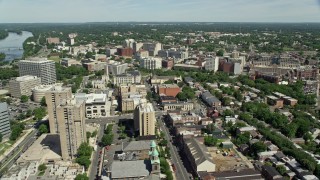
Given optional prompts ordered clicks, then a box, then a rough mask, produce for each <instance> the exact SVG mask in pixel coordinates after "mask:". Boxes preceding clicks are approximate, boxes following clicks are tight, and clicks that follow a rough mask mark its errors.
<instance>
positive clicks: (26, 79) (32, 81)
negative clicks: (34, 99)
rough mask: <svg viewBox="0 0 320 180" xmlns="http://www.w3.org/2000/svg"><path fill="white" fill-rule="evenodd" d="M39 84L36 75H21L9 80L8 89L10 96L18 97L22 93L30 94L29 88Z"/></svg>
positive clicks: (39, 81)
mask: <svg viewBox="0 0 320 180" xmlns="http://www.w3.org/2000/svg"><path fill="white" fill-rule="evenodd" d="M40 84H41V78H38V77H37V76H29V75H27V76H21V77H17V78H15V79H11V80H10V81H9V91H10V94H11V96H12V97H15V98H20V97H21V96H22V95H25V96H31V94H32V91H31V89H32V88H34V87H35V86H38V85H40Z"/></svg>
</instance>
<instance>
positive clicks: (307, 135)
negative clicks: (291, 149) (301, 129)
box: [303, 132, 313, 142]
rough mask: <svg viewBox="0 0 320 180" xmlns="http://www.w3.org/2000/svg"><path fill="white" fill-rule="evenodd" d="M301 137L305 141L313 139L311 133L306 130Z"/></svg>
mask: <svg viewBox="0 0 320 180" xmlns="http://www.w3.org/2000/svg"><path fill="white" fill-rule="evenodd" d="M303 139H304V140H305V141H306V142H309V141H312V140H313V137H312V135H311V134H310V133H309V132H307V133H305V134H304V135H303Z"/></svg>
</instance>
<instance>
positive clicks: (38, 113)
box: [33, 107, 47, 121]
mask: <svg viewBox="0 0 320 180" xmlns="http://www.w3.org/2000/svg"><path fill="white" fill-rule="evenodd" d="M33 113H34V119H36V120H37V121H39V120H41V119H42V118H43V117H45V116H46V115H47V111H46V109H45V108H44V107H39V108H36V109H34V110H33Z"/></svg>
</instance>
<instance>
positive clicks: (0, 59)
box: [0, 53, 6, 61]
mask: <svg viewBox="0 0 320 180" xmlns="http://www.w3.org/2000/svg"><path fill="white" fill-rule="evenodd" d="M5 58H6V54H5V53H0V61H3V60H4V59H5Z"/></svg>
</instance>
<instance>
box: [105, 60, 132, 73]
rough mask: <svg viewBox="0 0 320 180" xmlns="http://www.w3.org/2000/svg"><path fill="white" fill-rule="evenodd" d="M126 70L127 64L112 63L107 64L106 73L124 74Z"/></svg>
mask: <svg viewBox="0 0 320 180" xmlns="http://www.w3.org/2000/svg"><path fill="white" fill-rule="evenodd" d="M127 69H128V64H127V63H120V62H113V63H109V64H108V73H110V74H113V75H119V74H124V73H125V72H126V70H127Z"/></svg>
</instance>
